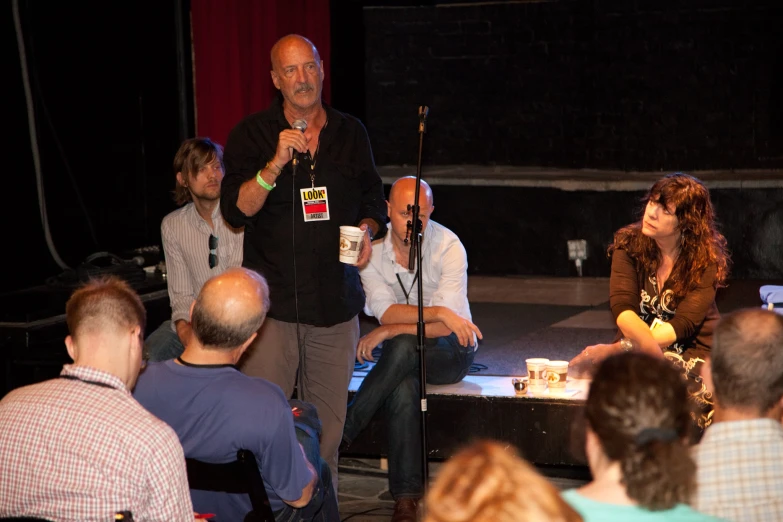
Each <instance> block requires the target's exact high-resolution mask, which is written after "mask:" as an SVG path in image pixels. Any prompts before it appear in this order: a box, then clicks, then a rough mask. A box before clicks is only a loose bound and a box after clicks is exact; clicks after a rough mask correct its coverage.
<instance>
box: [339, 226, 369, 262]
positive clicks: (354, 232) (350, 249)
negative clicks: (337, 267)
mask: <svg viewBox="0 0 783 522" xmlns="http://www.w3.org/2000/svg"><path fill="white" fill-rule="evenodd" d="M365 233H366V232H365V231H364V230H362V229H361V228H359V227H350V226H345V225H344V226H341V227H340V261H341V262H343V263H347V264H349V265H355V264H356V262H357V261H358V260H359V250H360V249H361V248H362V241H363V240H364V235H365Z"/></svg>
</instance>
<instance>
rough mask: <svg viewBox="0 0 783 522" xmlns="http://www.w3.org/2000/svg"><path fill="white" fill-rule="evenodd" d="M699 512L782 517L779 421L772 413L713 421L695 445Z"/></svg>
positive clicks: (771, 521)
mask: <svg viewBox="0 0 783 522" xmlns="http://www.w3.org/2000/svg"><path fill="white" fill-rule="evenodd" d="M693 456H694V459H695V460H696V465H697V469H698V471H697V476H696V477H697V492H696V495H695V497H694V499H693V505H694V507H695V508H696V509H698V510H699V511H701V512H703V513H709V514H711V515H715V516H719V517H723V518H727V519H729V520H734V521H747V522H751V521H753V522H763V521H767V522H780V521H783V426H781V424H780V422H778V421H775V420H771V419H755V420H746V421H726V422H716V423H715V424H713V425H712V426H710V427H709V428H707V431H706V432H705V433H704V437H703V438H702V440H701V442H700V443H699V444H698V445H697V446H695V447H694V449H693Z"/></svg>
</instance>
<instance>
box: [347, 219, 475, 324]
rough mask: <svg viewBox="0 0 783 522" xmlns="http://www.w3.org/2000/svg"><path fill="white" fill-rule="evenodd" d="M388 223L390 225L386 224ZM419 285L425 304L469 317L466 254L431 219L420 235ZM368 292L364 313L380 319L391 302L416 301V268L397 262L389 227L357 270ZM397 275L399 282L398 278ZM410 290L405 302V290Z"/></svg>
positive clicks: (411, 302) (409, 302) (412, 302)
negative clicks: (362, 266)
mask: <svg viewBox="0 0 783 522" xmlns="http://www.w3.org/2000/svg"><path fill="white" fill-rule="evenodd" d="M387 227H390V225H387ZM421 265H422V274H423V276H422V289H423V291H424V306H445V307H447V308H449V309H450V310H452V311H453V312H455V313H457V314H458V315H459V316H460V317H463V318H465V319H468V320H472V317H471V314H470V306H469V305H468V256H467V254H466V253H465V247H463V246H462V242H460V240H459V238H458V237H457V235H456V234H454V232H452V231H451V230H449V229H448V228H446V227H444V226H443V225H440V224H439V223H436V222H435V221H432V220H430V222H429V223H428V224H427V228H426V229H425V230H424V233H423V235H422V263H421ZM360 275H361V278H362V286H364V293H365V294H366V296H367V300H366V303H365V313H366V314H367V315H372V316H375V317H377V318H378V320H379V321H380V319H381V317H383V314H384V313H386V310H387V309H388V308H389V307H390V306H391V305H393V304H410V305H413V306H416V304H417V303H418V295H419V292H418V283H414V276H415V272H413V271H410V270H408V267H407V266H401V265H399V264H398V263H397V260H396V257H395V255H394V246H393V245H392V232H391V230H390V231H389V232H388V233H387V234H386V237H385V238H384V240H383V242H381V243H376V244H374V245H373V247H372V259H370V263H369V264H368V265H367V266H366V267H365V268H364V269H363V270H362V271H361V272H360ZM398 275H399V277H400V280H401V281H402V285H404V286H405V290H404V291H403V288H402V286H400V282H399V281H398V280H397V276H398ZM406 292H409V295H408V299H407V303H406V297H405V293H406Z"/></svg>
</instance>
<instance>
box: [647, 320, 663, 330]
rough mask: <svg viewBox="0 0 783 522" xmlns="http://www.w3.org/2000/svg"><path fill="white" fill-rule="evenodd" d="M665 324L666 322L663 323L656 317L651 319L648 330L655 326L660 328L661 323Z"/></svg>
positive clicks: (653, 328)
mask: <svg viewBox="0 0 783 522" xmlns="http://www.w3.org/2000/svg"><path fill="white" fill-rule="evenodd" d="M665 324H666V323H664V322H663V321H661V320H660V319H658V318H657V317H656V318H655V319H653V322H652V324H651V325H650V330H655V329H656V328H660V327H661V326H663V325H665Z"/></svg>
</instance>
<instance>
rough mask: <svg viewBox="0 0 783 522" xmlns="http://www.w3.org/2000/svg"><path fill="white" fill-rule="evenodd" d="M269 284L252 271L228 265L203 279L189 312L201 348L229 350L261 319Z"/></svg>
mask: <svg viewBox="0 0 783 522" xmlns="http://www.w3.org/2000/svg"><path fill="white" fill-rule="evenodd" d="M267 310H269V287H268V286H267V284H266V281H265V280H264V278H263V277H261V276H260V275H259V274H257V273H256V272H253V271H252V270H248V269H247V268H231V269H229V270H226V271H225V272H223V273H222V274H220V275H219V276H215V277H213V278H212V279H210V280H209V281H207V282H206V283H205V284H204V286H203V287H202V288H201V292H199V295H198V298H197V299H196V302H195V303H194V305H193V311H192V312H191V323H192V327H193V334H194V335H195V336H196V339H198V341H199V343H201V345H202V346H203V347H204V348H214V349H224V350H231V349H234V348H237V347H238V346H240V345H242V344H243V343H244V342H245V341H247V340H248V339H249V338H250V336H251V335H253V333H255V332H256V331H257V330H258V329H259V328H260V327H261V324H262V323H263V322H264V318H265V317H266V312H267Z"/></svg>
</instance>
